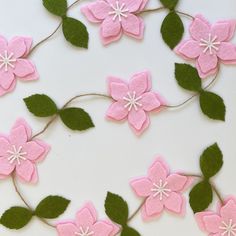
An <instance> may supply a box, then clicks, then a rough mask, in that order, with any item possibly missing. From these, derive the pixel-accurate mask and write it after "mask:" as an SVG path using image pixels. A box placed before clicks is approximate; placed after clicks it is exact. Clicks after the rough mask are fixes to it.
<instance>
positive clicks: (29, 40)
mask: <svg viewBox="0 0 236 236" xmlns="http://www.w3.org/2000/svg"><path fill="white" fill-rule="evenodd" d="M22 38H24V41H25V46H26V52H25V54H24V57H26V56H27V55H28V54H29V52H30V49H31V46H32V43H33V39H32V38H31V37H22Z"/></svg>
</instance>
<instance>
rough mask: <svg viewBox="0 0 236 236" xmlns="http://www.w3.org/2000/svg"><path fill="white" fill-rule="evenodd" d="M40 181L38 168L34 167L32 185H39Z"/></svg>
mask: <svg viewBox="0 0 236 236" xmlns="http://www.w3.org/2000/svg"><path fill="white" fill-rule="evenodd" d="M38 179H39V176H38V170H37V167H36V166H34V172H33V175H32V177H31V180H30V183H31V184H37V183H38Z"/></svg>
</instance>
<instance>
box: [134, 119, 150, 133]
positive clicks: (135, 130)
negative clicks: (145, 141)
mask: <svg viewBox="0 0 236 236" xmlns="http://www.w3.org/2000/svg"><path fill="white" fill-rule="evenodd" d="M149 125H150V118H149V117H148V116H147V119H146V120H145V122H144V123H143V126H142V127H141V129H140V130H137V129H135V128H134V127H133V126H131V128H132V130H133V131H134V133H135V134H136V135H138V136H139V135H141V134H142V133H143V132H144V131H145V130H146V129H147V128H148V127H149Z"/></svg>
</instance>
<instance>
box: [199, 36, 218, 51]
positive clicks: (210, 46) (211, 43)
mask: <svg viewBox="0 0 236 236" xmlns="http://www.w3.org/2000/svg"><path fill="white" fill-rule="evenodd" d="M216 40H217V36H215V37H213V36H212V35H211V34H209V36H208V39H207V40H206V39H201V43H200V44H199V45H200V46H201V47H205V49H204V50H203V52H204V53H206V52H207V51H208V50H209V52H210V54H211V55H212V54H213V50H215V51H219V45H220V42H219V41H216Z"/></svg>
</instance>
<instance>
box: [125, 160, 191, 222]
mask: <svg viewBox="0 0 236 236" xmlns="http://www.w3.org/2000/svg"><path fill="white" fill-rule="evenodd" d="M191 182H192V181H191V178H188V177H186V176H184V175H181V174H177V173H175V174H169V168H168V166H167V165H166V163H165V162H164V161H163V160H162V159H161V158H157V159H156V161H155V162H154V163H153V164H152V166H151V167H150V168H149V170H148V176H147V177H141V178H137V179H134V180H132V181H131V182H130V184H131V187H132V188H133V190H134V191H135V193H136V194H137V195H138V196H139V197H143V198H146V200H145V204H144V206H143V208H142V211H141V213H142V218H143V219H144V220H149V219H152V218H154V217H158V216H160V215H161V213H162V212H163V211H164V209H166V210H168V211H170V212H173V213H176V214H180V215H183V214H184V213H185V209H186V201H185V199H184V197H183V196H182V195H181V193H182V192H183V191H184V190H185V189H186V188H187V187H188V186H189V185H190V184H191Z"/></svg>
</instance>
